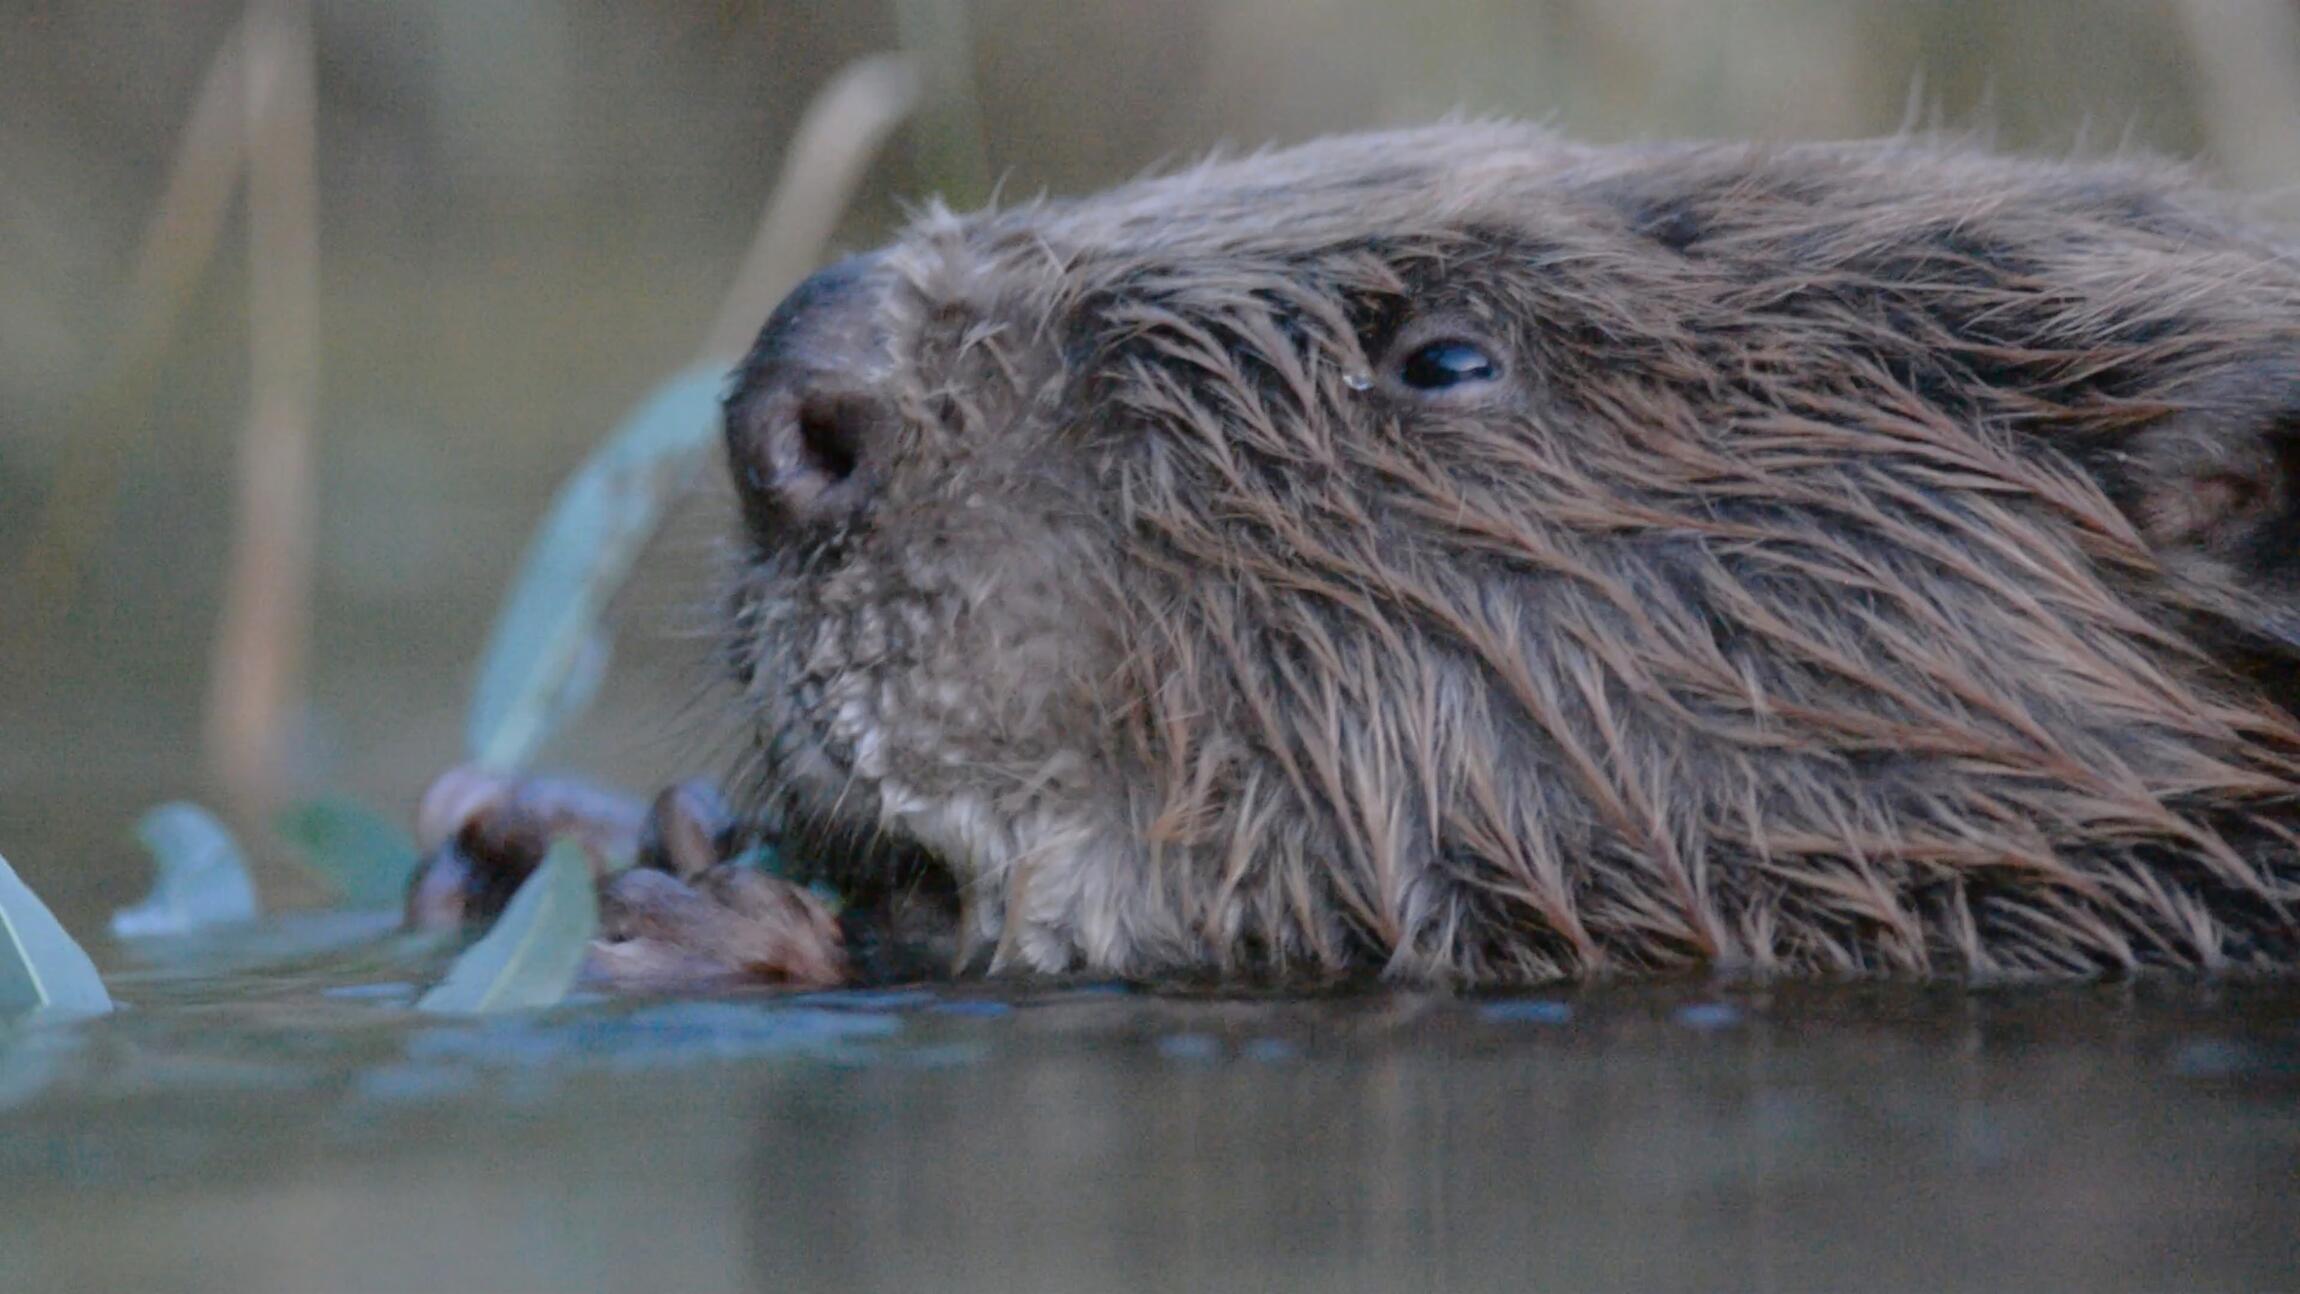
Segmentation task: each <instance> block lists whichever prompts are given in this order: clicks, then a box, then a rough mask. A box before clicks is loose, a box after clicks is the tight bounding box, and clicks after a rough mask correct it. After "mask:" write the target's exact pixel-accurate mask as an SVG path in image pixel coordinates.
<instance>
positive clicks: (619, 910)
mask: <svg viewBox="0 0 2300 1294" xmlns="http://www.w3.org/2000/svg"><path fill="white" fill-rule="evenodd" d="M416 832H417V838H418V841H419V843H420V844H421V845H422V847H423V849H424V859H423V863H422V865H421V866H420V867H419V868H418V869H417V872H416V875H415V877H414V879H413V881H412V882H411V883H410V885H409V887H408V899H407V921H408V924H409V925H410V926H413V927H416V928H419V929H449V928H457V927H463V926H471V925H484V924H486V923H488V922H491V921H493V920H494V919H495V918H496V916H498V915H499V914H500V913H501V912H502V910H503V907H504V905H505V904H507V903H509V902H510V901H511V896H512V895H513V894H514V893H515V892H517V890H518V888H519V886H520V883H521V882H523V881H525V880H526V879H527V877H528V875H529V873H531V872H533V871H534V870H535V868H536V866H537V865H538V864H539V863H541V862H542V860H543V855H544V853H545V852H546V851H547V850H548V849H549V848H550V847H551V845H552V843H553V842H554V841H558V840H563V839H564V840H572V841H574V842H575V843H576V844H577V845H578V846H579V847H581V848H582V850H583V852H584V854H585V856H586V857H587V858H588V859H589V860H590V864H591V871H592V875H593V876H594V877H595V878H596V879H597V881H598V883H599V936H598V938H596V939H594V940H593V941H592V945H591V951H590V956H589V957H588V958H587V959H586V961H585V966H584V974H585V975H586V977H589V978H593V979H598V980H605V981H608V982H611V983H619V984H645V985H650V986H660V985H665V984H681V983H695V982H704V981H717V982H766V983H786V984H805V985H828V984H837V983H840V982H843V981H844V980H846V979H847V978H848V976H849V972H848V963H847V956H846V948H845V943H844V939H843V937H842V936H841V933H840V930H839V926H838V922H837V920H836V918H835V917H834V916H833V915H832V913H831V911H830V909H829V907H828V906H826V905H825V904H824V903H823V901H822V900H821V899H819V898H817V897H816V896H815V895H814V894H812V893H810V892H808V891H807V890H806V889H804V888H802V887H800V886H797V885H794V884H792V883H791V882H789V881H787V880H784V879H782V878H780V877H776V876H771V875H768V874H766V873H765V872H762V871H760V870H759V869H757V868H756V867H753V866H750V865H749V864H747V863H744V862H740V861H734V860H735V859H737V857H738V856H739V855H740V854H742V853H743V852H744V851H745V850H746V849H747V847H748V845H749V844H750V841H749V840H748V838H747V837H748V833H746V832H745V831H744V830H743V829H742V824H741V823H740V821H739V820H738V819H737V818H736V816H735V815H734V814H733V813H731V812H729V811H728V809H727V807H726V804H725V801H724V800H722V799H721V798H720V796H719V794H718V792H717V790H716V789H715V788H713V787H712V786H710V785H709V784H708V783H705V782H684V783H681V784H679V785H677V786H673V787H671V788H669V789H668V790H665V791H664V792H663V793H662V794H661V795H658V796H657V797H656V798H655V802H654V804H653V805H652V806H651V807H646V808H642V807H641V806H640V804H639V803H638V802H637V801H636V800H634V799H631V798H630V797H627V796H624V795H620V794H618V793H615V792H612V791H608V790H604V789H602V788H599V787H596V786H592V785H590V784H588V783H583V782H578V781H573V780H569V779H563V778H543V777H521V776H510V775H505V774H500V773H491V772H487V771H485V770H482V769H477V768H468V767H467V768H458V769H453V770H451V771H449V772H448V773H446V774H444V775H442V776H441V777H440V778H439V779H438V780H437V781H435V782H433V783H432V786H431V789H430V790H429V791H427V792H426V793H425V795H424V798H423V805H422V808H421V809H420V810H419V811H418V813H417V824H416Z"/></svg>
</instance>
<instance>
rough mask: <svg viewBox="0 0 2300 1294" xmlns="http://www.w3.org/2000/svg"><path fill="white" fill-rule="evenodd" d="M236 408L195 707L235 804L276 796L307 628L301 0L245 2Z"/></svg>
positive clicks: (312, 307)
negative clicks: (242, 375) (242, 350)
mask: <svg viewBox="0 0 2300 1294" xmlns="http://www.w3.org/2000/svg"><path fill="white" fill-rule="evenodd" d="M247 31H248V71H247V78H246V85H247V97H246V111H247V119H246V120H247V132H248V135H247V139H248V247H249V262H250V264H249V280H248V332H249V362H250V383H249V385H250V396H251V400H250V405H251V407H250V410H249V416H248V422H247V426H246V429H245V431H244V434H243V435H242V437H241V439H240V450H239V467H240V476H239V490H238V501H237V507H236V509H235V513H234V517H235V522H236V531H235V533H234V536H233V544H232V559H231V566H230V568H229V571H228V573H227V575H226V577H225V585H224V608H223V614H222V618H221V621H220V623H219V625H218V629H217V633H216V647H215V657H214V660H213V662H212V664H211V667H210V668H211V672H210V690H209V694H208V712H207V733H206V737H207V750H208V759H209V764H210V768H211V771H212V773H213V775H214V776H215V777H216V779H217V780H218V782H219V783H220V785H221V786H222V788H223V791H224V795H225V797H226V799H227V801H228V802H229V803H230V804H231V806H232V808H233V809H234V810H235V811H236V812H238V813H239V814H241V815H242V816H243V817H254V816H259V815H268V814H269V812H270V811H271V810H272V809H273V808H274V807H275V805H276V804H277V802H278V798H279V794H280V777H281V772H282V761H281V753H282V750H281V747H282V744H283V735H284V733H285V730H286V726H287V722H288V719H289V716H290V714H291V712H292V710H293V708H294V706H295V704H296V701H297V699H298V696H299V694H300V692H301V685H302V676H303V658H304V647H305V639H306V637H307V635H308V633H309V627H310V585H311V565H312V560H311V549H312V533H311V532H312V510H313V509H312V456H313V455H312V437H313V422H314V417H315V414H316V410H317V405H318V396H319V347H318V324H319V241H318V230H317V227H316V226H317V220H316V206H317V181H316V179H315V175H314V162H313V147H314V145H313V115H314V107H313V89H312V38H311V15H310V10H309V6H308V0H257V3H256V4H254V5H253V6H251V7H250V9H249V11H248V28H247Z"/></svg>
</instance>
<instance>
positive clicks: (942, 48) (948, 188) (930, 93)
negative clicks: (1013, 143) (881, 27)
mask: <svg viewBox="0 0 2300 1294" xmlns="http://www.w3.org/2000/svg"><path fill="white" fill-rule="evenodd" d="M894 21H895V30H896V32H897V33H898V34H899V36H900V38H901V41H902V44H903V47H904V48H906V49H908V50H911V51H912V52H914V53H915V54H917V55H918V57H919V58H920V59H921V60H922V61H923V62H924V64H925V67H924V71H925V74H926V93H927V99H928V107H927V110H926V112H925V113H924V114H923V115H922V116H921V118H920V120H919V123H918V128H917V129H916V130H915V131H914V132H913V133H912V136H911V140H912V152H911V156H912V157H913V158H914V159H916V160H917V161H918V163H919V164H920V169H921V171H922V172H923V173H924V178H925V179H926V181H927V182H928V184H929V185H931V186H932V187H933V188H935V189H937V190H939V192H940V194H941V196H942V198H943V200H944V201H945V202H948V203H949V204H950V205H952V206H954V207H961V208H972V207H979V206H981V205H983V204H984V203H986V202H988V201H990V197H991V183H990V161H989V158H988V155H987V152H986V150H985V149H984V148H983V143H982V107H981V103H980V101H979V97H978V96H977V94H976V92H975V88H974V39H973V33H972V32H971V31H970V30H969V28H968V23H967V6H965V5H958V4H948V3H944V0H896V3H895V6H894Z"/></svg>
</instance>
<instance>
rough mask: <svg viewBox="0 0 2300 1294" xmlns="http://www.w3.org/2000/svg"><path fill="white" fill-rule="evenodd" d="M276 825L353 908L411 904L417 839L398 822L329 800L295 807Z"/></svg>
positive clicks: (362, 807)
mask: <svg viewBox="0 0 2300 1294" xmlns="http://www.w3.org/2000/svg"><path fill="white" fill-rule="evenodd" d="M274 825H275V827H276V828H277V830H278V831H279V833H280V835H281V837H282V838H284V839H285V840H287V842H288V843H289V844H292V845H294V846H295V847H296V848H297V849H298V850H300V851H302V853H303V858H304V862H305V863H306V864H308V865H309V866H310V867H311V869H312V870H313V871H315V872H317V873H319V874H320V875H321V876H322V877H325V878H326V880H327V882H328V884H329V885H330V886H331V887H333V888H334V890H335V892H336V894H337V895H338V896H339V897H340V898H342V899H343V901H344V902H345V903H346V904H348V905H349V906H351V907H355V908H391V907H397V906H399V905H400V904H401V903H403V902H404V901H405V900H406V897H407V882H408V878H409V877H410V876H412V875H413V874H414V873H415V864H416V862H417V858H416V848H415V838H414V837H413V836H410V835H409V834H408V833H407V831H406V830H405V829H404V828H402V827H400V826H399V824H397V823H395V822H392V821H390V820H389V819H386V818H384V817H383V816H382V815H380V814H377V813H375V812H374V811H372V810H370V809H368V808H367V807H366V806H365V805H362V804H359V803H356V802H354V801H351V800H346V799H339V798H333V797H330V798H325V799H317V800H306V801H304V802H303V803H301V804H295V805H291V806H289V807H288V808H287V809H285V810H283V811H282V812H281V813H280V815H279V820H278V821H277V823H275V824H274Z"/></svg>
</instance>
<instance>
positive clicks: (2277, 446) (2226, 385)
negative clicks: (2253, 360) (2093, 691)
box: [2119, 359, 2300, 652]
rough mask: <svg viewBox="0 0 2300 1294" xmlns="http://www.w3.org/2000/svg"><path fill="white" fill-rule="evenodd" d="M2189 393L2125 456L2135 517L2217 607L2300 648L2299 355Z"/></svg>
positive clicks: (2167, 563) (2163, 556)
mask: <svg viewBox="0 0 2300 1294" xmlns="http://www.w3.org/2000/svg"><path fill="white" fill-rule="evenodd" d="M2183 403H2184V404H2187V405H2188V407H2187V408H2186V409H2185V410H2184V411H2183V412H2181V413H2178V414H2175V415H2173V416H2172V417H2171V418H2169V419H2167V420H2166V421H2164V422H2161V423H2158V424H2156V425H2155V426H2152V427H2149V428H2147V429H2146V430H2144V431H2141V432H2139V433H2138V434H2137V435H2135V436H2134V437H2133V439H2132V440H2131V441H2129V442H2128V443H2127V444H2126V446H2125V453H2124V454H2122V455H2120V456H2119V457H2120V458H2121V459H2122V460H2123V464H2124V466H2125V469H2126V472H2127V475H2126V482H2127V486H2128V490H2129V493H2128V495H2127V498H2128V501H2129V502H2128V507H2129V509H2130V512H2131V515H2132V519H2133V522H2134V524H2135V525H2136V526H2137V527H2138V528H2139V530H2140V533H2141V535H2142V536H2143V537H2144V538H2146V539H2147V540H2148V543H2149V546H2150V547H2151V548H2152V549H2153V550H2154V551H2155V553H2156V555H2157V559H2158V560H2159V561H2160V562H2162V563H2163V565H2164V568H2165V570H2166V571H2167V572H2168V573H2170V574H2171V575H2172V577H2173V578H2174V579H2175V580H2177V581H2179V582H2180V583H2181V584H2183V585H2185V586H2187V588H2188V591H2189V592H2190V593H2192V594H2193V595H2195V596H2197V597H2199V598H2200V599H2201V600H2202V601H2203V603H2204V604H2205V605H2206V606H2207V607H2208V608H2209V609H2210V610H2212V611H2214V612H2216V613H2218V614H2220V615H2222V616H2225V617H2226V618H2228V619H2229V620H2231V621H2233V622H2234V623H2235V625H2236V626H2237V627H2239V628H2240V629H2242V630H2246V631H2249V632H2250V633H2251V634H2253V635H2257V636H2258V637H2260V638H2262V639H2265V640H2266V641H2265V642H2263V643H2262V644H2261V645H2263V646H2267V645H2270V644H2274V645H2276V646H2280V647H2281V648H2282V649H2284V650H2286V651H2292V652H2300V359H2296V360H2295V361H2294V362H2292V363H2289V364H2281V365H2264V366H2259V367H2255V368H2250V369H2247V370H2245V371H2243V372H2241V373H2239V374H2236V375H2232V376H2231V377H2230V378H2228V379H2225V380H2222V381H2220V382H2217V383H2213V384H2210V386H2209V388H2208V389H2206V390H2204V391H2201V392H2199V393H2198V394H2197V395H2196V396H2195V397H2194V398H2192V399H2189V400H2184V401H2183Z"/></svg>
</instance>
